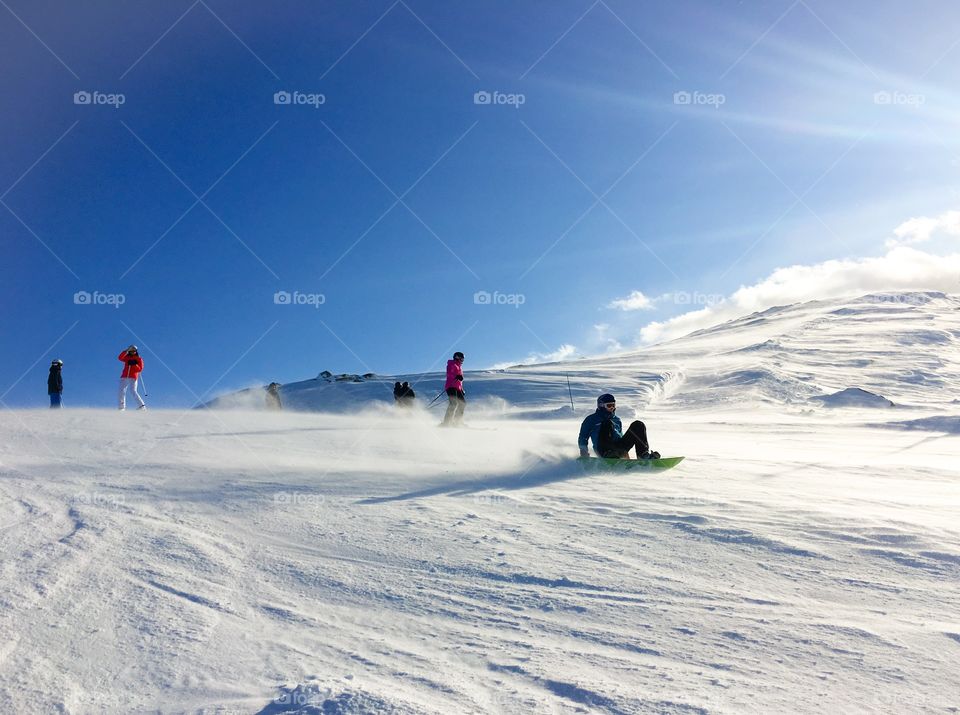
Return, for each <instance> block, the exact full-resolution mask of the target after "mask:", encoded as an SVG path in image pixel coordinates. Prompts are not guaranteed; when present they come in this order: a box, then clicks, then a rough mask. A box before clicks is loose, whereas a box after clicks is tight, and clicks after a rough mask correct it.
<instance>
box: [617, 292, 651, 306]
mask: <svg viewBox="0 0 960 715" xmlns="http://www.w3.org/2000/svg"><path fill="white" fill-rule="evenodd" d="M607 307H608V308H616V309H618V310H652V309H653V301H652V300H650V299H649V298H648V297H647V296H645V295H644V294H643V293H641V292H640V291H638V290H635V291H633V292H631V293H630V295H628V296H627V297H626V298H617V299H616V300H612V301H610V302H609V303H608V304H607Z"/></svg>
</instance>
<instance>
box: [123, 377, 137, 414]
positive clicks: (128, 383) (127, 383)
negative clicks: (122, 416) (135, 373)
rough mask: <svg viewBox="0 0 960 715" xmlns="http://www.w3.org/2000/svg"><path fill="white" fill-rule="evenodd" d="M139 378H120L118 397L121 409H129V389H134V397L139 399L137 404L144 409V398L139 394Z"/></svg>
mask: <svg viewBox="0 0 960 715" xmlns="http://www.w3.org/2000/svg"><path fill="white" fill-rule="evenodd" d="M137 382H139V381H138V380H137V378H135V377H121V378H120V394H119V395H118V398H119V401H120V409H121V410H125V409H126V408H127V388H128V387H132V388H133V396H134V397H136V398H137V402H139V403H140V406H141V407H143V398H142V397H140V393H139V392H137Z"/></svg>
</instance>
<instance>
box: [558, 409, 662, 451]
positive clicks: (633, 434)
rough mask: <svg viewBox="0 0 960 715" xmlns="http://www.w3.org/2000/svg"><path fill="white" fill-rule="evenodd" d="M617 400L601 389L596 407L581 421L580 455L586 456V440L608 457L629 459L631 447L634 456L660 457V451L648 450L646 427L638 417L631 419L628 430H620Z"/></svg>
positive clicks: (621, 426)
mask: <svg viewBox="0 0 960 715" xmlns="http://www.w3.org/2000/svg"><path fill="white" fill-rule="evenodd" d="M616 410H617V401H616V400H615V399H614V397H613V395H611V394H609V393H604V394H602V395H600V397H598V398H597V411H596V412H594V413H593V414H592V415H587V417H586V419H584V420H583V423H582V424H581V425H580V437H579V439H578V440H577V443H578V445H579V447H580V456H581V457H589V456H590V453H589V452H588V451H587V440H590V441H592V442H593V450H594V451H595V452H596V453H597V454H598V455H599V456H601V457H604V458H607V459H628V458H629V457H630V450H631V449H634V448H635V449H636V450H637V459H660V453H659V452H651V451H650V445H649V443H648V442H647V427H646V425H645V424H643V422H641V421H640V420H636V421H634V422H631V423H630V427H628V428H627V433H626V434H624V433H623V424H622V423H621V422H620V418H619V417H617V416H616V414H614V413H615V412H616Z"/></svg>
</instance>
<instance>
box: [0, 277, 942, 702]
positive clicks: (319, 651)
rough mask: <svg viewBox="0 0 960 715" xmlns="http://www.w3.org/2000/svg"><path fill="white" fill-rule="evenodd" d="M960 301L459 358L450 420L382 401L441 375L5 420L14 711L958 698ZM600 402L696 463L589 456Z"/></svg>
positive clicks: (2, 586)
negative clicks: (485, 363)
mask: <svg viewBox="0 0 960 715" xmlns="http://www.w3.org/2000/svg"><path fill="white" fill-rule="evenodd" d="M911 297H914V296H912V294H911ZM878 307H882V308H883V309H884V310H885V311H892V312H887V313H884V314H883V316H882V317H881V316H876V315H873V313H872V311H874V310H876V309H877V308H878ZM958 307H960V301H958V300H957V299H956V298H954V297H950V296H943V295H933V296H932V297H929V299H923V298H922V296H921V298H918V299H914V300H911V301H906V300H904V301H900V302H896V301H883V300H878V298H877V296H866V297H864V298H860V299H851V300H846V301H821V302H817V303H807V304H802V305H797V306H784V307H782V308H779V309H774V310H771V311H766V312H765V313H763V314H757V315H754V316H747V317H745V318H743V319H740V320H737V321H731V322H730V323H726V324H724V325H722V326H718V327H716V328H714V329H710V330H707V331H700V332H699V333H696V334H694V335H691V336H689V337H688V338H684V339H680V340H677V341H673V342H671V343H667V344H664V345H660V346H656V347H654V348H651V349H648V350H644V351H640V352H634V353H627V354H623V355H616V356H607V357H601V358H593V359H589V360H579V361H572V362H570V363H555V364H550V365H534V366H526V367H518V368H513V369H509V370H503V371H475V372H468V373H467V375H466V387H467V394H468V400H469V402H468V411H467V420H468V422H469V423H470V425H471V426H472V427H473V429H465V430H439V429H436V423H437V422H438V421H439V419H440V412H441V411H442V406H441V407H439V408H436V407H435V408H434V409H432V410H429V411H427V410H425V409H423V408H420V409H415V410H409V411H399V410H397V409H396V408H394V407H393V406H392V405H391V404H390V402H391V401H392V396H391V391H392V386H393V382H394V380H397V379H399V380H403V379H408V380H409V381H410V382H411V383H412V384H414V383H416V385H415V388H416V389H417V392H418V395H419V396H420V397H421V398H424V397H426V398H427V400H429V399H430V398H432V397H433V395H434V394H436V391H437V390H439V387H437V386H436V385H437V381H438V380H439V379H440V376H439V375H430V376H426V377H423V376H416V375H410V376H383V377H382V378H381V379H376V378H373V379H370V378H368V379H366V380H364V381H363V382H336V381H334V382H330V383H328V382H326V381H325V380H323V379H322V378H321V379H319V380H307V381H305V382H302V383H293V384H289V385H285V386H284V388H283V391H282V394H283V397H284V399H285V401H286V402H287V404H288V405H290V406H295V407H297V408H299V409H298V410H288V411H284V412H281V413H272V412H267V411H266V410H263V409H259V408H260V407H261V405H262V403H261V402H260V400H259V399H258V398H262V393H261V392H258V391H249V392H246V393H243V394H241V395H228V396H224V397H223V398H221V399H220V400H218V401H217V402H216V403H215V405H217V406H220V407H224V406H231V405H232V406H233V407H234V409H201V410H184V411H182V412H179V411H168V410H153V411H147V412H126V413H119V412H114V411H99V410H64V411H61V412H53V411H48V410H42V411H41V410H36V411H17V412H14V411H5V412H2V413H0V549H2V553H3V562H2V568H0V711H2V712H64V713H88V712H154V711H163V712H184V711H186V712H206V713H213V712H218V713H221V712H242V713H374V712H376V713H381V712H396V713H452V712H457V713H481V712H510V713H515V712H516V713H519V712H538V713H539V712H544V713H578V712H580V713H582V712H588V713H594V712H595V713H662V712H668V713H670V712H677V713H681V712H682V713H689V712H693V713H700V712H707V713H715V712H738V713H739V712H751V713H766V712H771V711H782V712H823V711H827V712H877V713H881V712H882V713H887V712H956V711H957V709H958V708H960V670H958V669H957V667H956V662H957V658H958V657H960V620H958V618H960V616H958V614H960V526H958V524H960V522H958V520H957V513H958V507H960V480H958V474H957V468H956V463H957V454H958V446H960V435H958V431H957V429H956V424H957V419H960V418H958V416H957V403H956V395H957V394H960V392H958V391H957V387H958V386H960V351H958V348H957V340H958V338H960V313H958V311H957V308H958ZM838 311H842V312H838ZM871 316H872V317H871ZM931 331H933V332H931ZM934 333H936V334H937V335H949V336H951V339H950V340H949V341H948V342H942V341H939V340H930V341H929V342H926V343H923V342H922V340H923V339H927V338H929V337H930V336H931V335H933V334H934ZM924 336H926V338H924ZM913 338H916V341H914V340H913ZM324 367H326V366H317V368H316V370H317V371H318V372H319V370H320V369H322V368H324ZM331 367H333V366H331ZM567 375H569V377H570V384H571V391H572V393H573V398H574V402H575V406H576V415H572V414H571V412H570V409H569V395H568V392H567V384H566V376H567ZM854 386H860V387H862V389H864V390H869V391H871V392H874V393H876V394H879V395H883V396H884V397H886V398H889V399H890V400H893V401H894V402H896V404H897V405H898V406H897V408H896V409H891V410H886V411H885V410H876V409H872V408H864V407H859V406H856V405H850V406H845V407H844V408H843V409H831V408H828V407H825V406H821V405H818V404H817V403H816V402H811V401H810V399H809V398H810V397H811V396H814V395H824V394H827V395H829V394H834V393H836V392H842V391H843V390H846V389H847V388H850V387H854ZM603 391H611V392H613V393H614V394H615V395H617V397H618V403H619V405H620V406H619V409H618V411H619V412H620V413H622V415H621V416H622V417H624V418H625V419H632V418H634V417H635V416H637V417H642V419H644V420H645V422H646V423H647V425H648V427H649V430H650V436H651V443H652V446H653V447H654V448H655V449H657V450H659V451H660V452H661V453H663V454H664V456H670V455H678V456H679V455H684V456H686V459H685V460H684V461H683V462H682V463H681V464H680V465H679V466H677V467H676V468H674V469H672V470H669V471H666V472H660V473H655V474H648V473H640V474H636V473H631V474H629V475H625V474H618V473H599V474H587V473H584V471H583V470H582V469H581V468H580V467H579V465H577V464H576V462H575V461H574V460H573V459H572V457H574V456H575V455H576V444H575V440H576V433H577V428H578V425H579V421H580V419H581V417H582V416H583V415H585V414H586V413H587V412H588V411H589V410H590V409H591V404H590V403H591V402H592V400H594V399H595V396H596V395H597V394H599V393H600V392H603ZM421 401H422V400H421ZM565 405H566V407H564V406H565ZM314 410H316V411H314Z"/></svg>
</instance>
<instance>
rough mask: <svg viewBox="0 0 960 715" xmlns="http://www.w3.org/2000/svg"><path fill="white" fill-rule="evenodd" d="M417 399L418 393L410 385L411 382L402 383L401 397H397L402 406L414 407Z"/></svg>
mask: <svg viewBox="0 0 960 715" xmlns="http://www.w3.org/2000/svg"><path fill="white" fill-rule="evenodd" d="M416 399H417V393H415V392H414V391H413V388H412V387H410V383H409V382H405V383H403V384H402V385H400V397H399V398H398V399H397V402H398V404H399V405H400V406H401V407H413V402H414V400H416Z"/></svg>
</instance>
